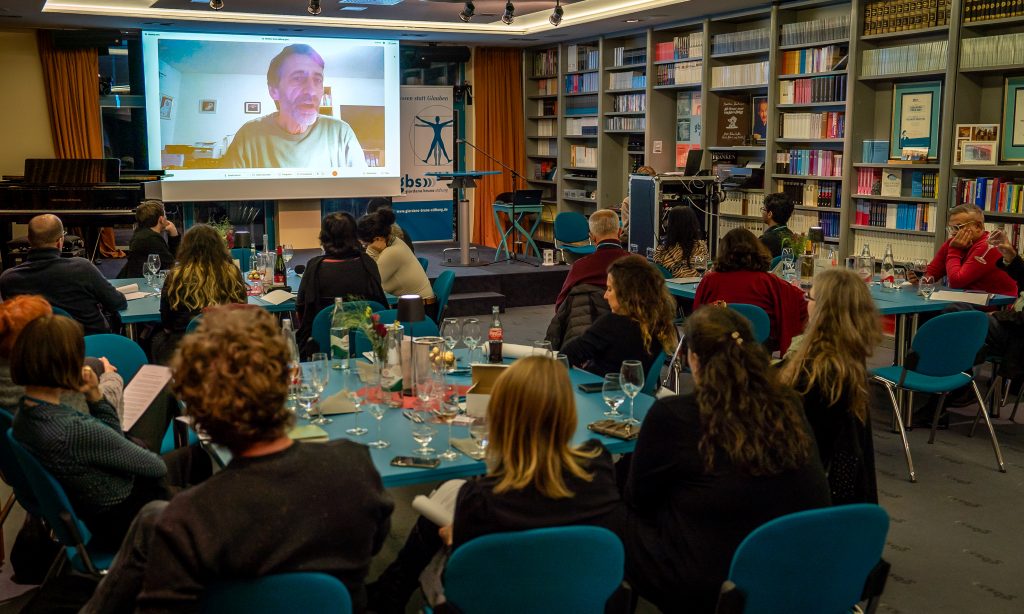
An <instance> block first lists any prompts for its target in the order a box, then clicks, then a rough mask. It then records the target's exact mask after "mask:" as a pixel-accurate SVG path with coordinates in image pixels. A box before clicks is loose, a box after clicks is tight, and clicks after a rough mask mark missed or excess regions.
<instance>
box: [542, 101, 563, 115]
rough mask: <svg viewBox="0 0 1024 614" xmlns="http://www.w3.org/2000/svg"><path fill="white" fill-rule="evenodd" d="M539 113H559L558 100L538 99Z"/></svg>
mask: <svg viewBox="0 0 1024 614" xmlns="http://www.w3.org/2000/svg"><path fill="white" fill-rule="evenodd" d="M537 115H558V100H556V99H554V98H549V99H547V100H538V101H537Z"/></svg>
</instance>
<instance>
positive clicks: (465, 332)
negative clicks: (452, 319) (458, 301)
mask: <svg viewBox="0 0 1024 614" xmlns="http://www.w3.org/2000/svg"><path fill="white" fill-rule="evenodd" d="M481 334H482V333H481V332H480V320H478V319H476V318H466V319H465V320H463V321H462V342H463V343H465V344H466V347H467V348H469V360H468V363H469V364H473V357H474V354H475V352H476V346H477V345H479V343H480V335H481Z"/></svg>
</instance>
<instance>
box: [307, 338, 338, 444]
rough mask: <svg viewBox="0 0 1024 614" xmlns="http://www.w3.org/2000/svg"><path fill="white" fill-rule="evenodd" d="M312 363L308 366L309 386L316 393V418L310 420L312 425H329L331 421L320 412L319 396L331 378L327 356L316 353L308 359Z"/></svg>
mask: <svg viewBox="0 0 1024 614" xmlns="http://www.w3.org/2000/svg"><path fill="white" fill-rule="evenodd" d="M310 360H311V361H312V363H311V364H310V365H309V384H310V386H312V387H313V389H314V390H315V391H316V401H315V404H316V414H317V417H316V418H315V419H314V420H310V422H312V423H313V424H316V425H318V426H323V425H324V424H330V423H331V422H332V420H331V419H330V418H328V417H327V416H325V415H324V414H323V412H322V411H320V395H322V394H323V392H324V388H326V387H327V382H328V381H330V378H331V369H330V363H328V362H327V354H325V353H322V352H317V353H316V354H313V356H312V357H311V358H310Z"/></svg>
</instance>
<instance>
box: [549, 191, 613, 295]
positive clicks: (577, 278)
mask: <svg viewBox="0 0 1024 614" xmlns="http://www.w3.org/2000/svg"><path fill="white" fill-rule="evenodd" d="M587 226H588V227H589V228H590V241H591V242H592V243H593V244H594V246H595V249H594V253H592V254H588V255H586V256H583V257H582V258H580V259H579V260H577V261H576V262H573V263H572V268H570V269H569V274H568V275H566V276H565V281H564V282H562V289H561V290H560V291H559V292H558V298H556V299H555V311H558V308H559V307H561V306H562V301H564V300H565V299H566V297H568V296H569V291H570V290H572V288H573V286H576V285H578V284H591V285H593V286H601V287H604V285H605V275H606V274H607V273H608V265H610V264H611V263H613V262H615V261H616V260H618V259H619V258H622V257H623V256H627V255H629V252H627V251H626V250H624V249H622V247H621V246H620V245H619V237H620V236H621V235H622V230H621V229H620V228H619V216H618V215H616V214H615V212H614V211H612V210H611V209H601V210H600V211H595V212H594V213H592V214H591V216H590V218H589V219H588V220H587Z"/></svg>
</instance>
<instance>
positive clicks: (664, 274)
mask: <svg viewBox="0 0 1024 614" xmlns="http://www.w3.org/2000/svg"><path fill="white" fill-rule="evenodd" d="M649 262H650V263H651V264H653V265H654V268H656V269H658V272H659V273H661V276H662V277H664V278H665V279H672V271H670V270H668V269H666V268H665V267H664V266H662V265H660V264H658V263H657V262H655V261H653V260H650V261H649Z"/></svg>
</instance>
